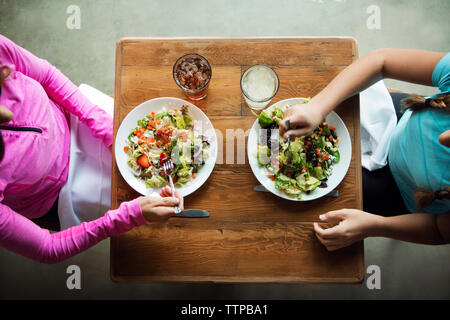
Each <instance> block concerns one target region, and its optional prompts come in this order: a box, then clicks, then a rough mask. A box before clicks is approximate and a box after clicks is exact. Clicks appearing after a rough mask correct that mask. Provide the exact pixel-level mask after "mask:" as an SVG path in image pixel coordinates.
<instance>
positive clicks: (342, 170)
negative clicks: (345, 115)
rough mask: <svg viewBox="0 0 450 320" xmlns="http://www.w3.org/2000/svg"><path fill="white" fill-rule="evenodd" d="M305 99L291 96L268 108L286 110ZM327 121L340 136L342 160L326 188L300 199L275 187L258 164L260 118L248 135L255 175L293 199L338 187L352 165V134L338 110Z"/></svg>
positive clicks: (268, 188) (266, 185)
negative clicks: (257, 149) (257, 148)
mask: <svg viewBox="0 0 450 320" xmlns="http://www.w3.org/2000/svg"><path fill="white" fill-rule="evenodd" d="M304 100H305V98H291V99H286V100H282V101H279V102H277V103H275V104H273V105H272V106H270V107H268V108H267V109H266V110H271V109H272V108H274V107H276V106H278V108H282V109H283V110H284V108H285V107H286V106H292V105H295V104H298V103H301V102H302V101H304ZM325 121H326V122H327V123H328V124H331V125H332V126H334V127H335V128H336V135H337V136H338V137H339V144H338V149H339V153H340V161H339V162H338V163H336V164H334V165H333V172H332V174H331V176H330V177H329V178H328V180H327V182H326V184H327V187H326V188H316V190H314V191H312V192H311V193H310V194H306V193H303V194H302V199H301V200H298V199H297V198H295V197H291V196H289V195H287V194H286V193H284V192H283V191H282V190H277V189H276V188H275V185H274V182H273V181H272V180H271V179H270V178H269V177H268V176H267V173H266V169H265V168H264V167H260V166H259V165H258V160H257V159H256V147H257V143H258V136H257V133H258V131H259V130H260V129H261V126H260V125H259V123H258V119H256V120H255V123H254V124H253V126H252V128H251V130H250V135H249V137H248V144H247V152H248V159H249V162H250V167H251V168H252V171H253V173H254V175H255V176H256V178H257V179H258V181H259V182H260V183H261V184H262V185H263V186H264V187H265V188H266V189H267V190H269V191H270V192H272V193H273V194H275V195H277V196H279V197H281V198H284V199H288V200H293V201H308V200H314V199H318V198H320V197H323V196H325V195H326V194H327V193H329V192H331V191H332V190H333V189H334V188H336V187H337V186H338V185H339V183H341V181H342V179H344V177H345V175H346V174H347V170H348V167H349V166H350V161H351V157H352V143H351V140H350V135H349V134H348V130H347V128H346V126H345V124H344V122H343V121H342V120H341V118H340V117H339V116H338V115H337V113H336V112H334V111H332V112H330V114H328V116H327V117H326V118H325Z"/></svg>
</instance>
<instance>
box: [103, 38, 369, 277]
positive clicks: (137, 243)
mask: <svg viewBox="0 0 450 320" xmlns="http://www.w3.org/2000/svg"><path fill="white" fill-rule="evenodd" d="M189 52H197V53H200V54H202V55H204V56H205V57H206V58H207V59H208V60H209V62H210V63H211V65H212V79H211V82H210V86H209V89H208V96H207V98H206V99H204V100H202V101H199V102H192V103H194V104H195V105H197V106H198V107H199V108H201V109H202V110H203V111H204V112H205V113H206V115H207V116H208V117H209V118H210V120H211V122H212V124H213V126H214V127H215V128H216V129H218V130H220V131H221V132H222V135H223V137H224V138H225V137H226V129H239V128H240V129H243V130H244V131H246V130H247V129H249V128H250V127H251V126H252V124H253V122H254V121H255V117H254V116H253V115H251V113H250V110H249V108H248V107H247V105H246V103H245V101H244V99H243V97H242V94H241V91H240V77H241V74H242V72H243V71H245V70H246V68H247V67H248V66H250V65H253V64H258V63H264V64H267V65H270V66H272V67H273V68H274V70H275V71H276V72H277V73H278V76H279V79H280V88H279V91H278V93H277V95H276V96H275V97H274V99H273V100H272V102H271V103H274V102H277V101H279V100H283V99H286V98H291V97H312V96H314V95H316V94H317V93H319V92H320V90H321V89H323V88H324V87H325V86H326V85H327V84H328V83H329V82H330V81H331V80H332V79H333V78H334V77H335V76H336V75H337V74H338V73H339V72H340V71H341V70H342V69H344V68H345V67H346V66H347V65H349V64H350V63H351V62H352V61H354V60H355V59H357V56H358V49H357V44H356V41H355V40H354V39H352V38H231V39H230V38H198V39H193V38H168V39H162V38H145V39H139V38H129V39H122V40H120V41H119V42H118V43H117V47H116V76H115V81H116V83H115V113H114V136H115V135H116V133H117V130H118V128H119V125H120V123H121V121H122V120H123V118H124V117H125V116H126V115H127V114H128V112H130V111H131V110H132V109H133V108H134V107H136V106H137V105H139V104H140V103H142V102H144V101H146V100H150V99H153V98H157V97H164V96H166V97H179V98H182V99H185V97H184V95H183V93H182V92H181V90H180V89H179V87H178V86H177V85H176V84H175V82H174V80H173V77H172V66H173V64H174V62H175V61H176V59H177V58H178V57H180V56H181V55H183V54H186V53H189ZM335 111H336V112H337V113H338V114H339V116H340V117H341V118H342V120H343V121H344V122H345V125H346V126H347V128H348V131H349V133H350V137H351V141H352V152H353V154H352V161H351V164H350V168H349V170H348V173H347V175H346V177H345V178H344V180H343V181H342V182H341V184H340V185H339V186H338V188H337V189H338V190H339V197H338V198H332V197H324V198H322V199H320V200H315V201H308V202H293V201H289V200H284V199H281V198H279V197H277V196H275V195H272V194H271V193H267V192H256V191H253V187H254V186H256V185H259V183H258V181H257V179H256V178H255V176H254V175H253V173H252V171H251V169H250V166H249V164H248V159H247V158H246V160H245V164H236V162H237V161H234V164H227V162H229V161H225V159H224V157H225V156H224V155H225V151H224V152H220V151H219V154H218V161H217V163H216V166H215V168H214V171H213V172H212V174H211V176H210V177H209V179H208V180H207V181H206V182H205V184H204V185H203V186H202V187H201V188H199V189H198V190H197V191H196V192H194V193H193V194H191V195H189V196H187V197H186V199H185V207H186V208H201V209H205V210H207V211H209V212H210V214H211V216H210V218H207V219H181V218H172V219H169V221H168V222H165V223H148V224H145V225H142V226H140V227H138V228H135V229H133V230H131V231H129V232H127V233H125V234H123V235H120V236H117V237H113V238H112V239H111V278H112V280H113V281H123V282H333V283H355V282H361V281H362V280H363V278H364V273H365V270H364V249H363V243H362V242H359V243H356V244H354V245H352V246H350V247H347V248H345V249H341V250H338V251H336V252H328V251H327V250H326V249H325V247H324V246H323V245H322V244H321V243H320V242H319V241H318V240H317V238H316V237H315V235H314V231H313V222H315V221H319V214H321V213H324V212H327V211H329V210H335V209H341V208H357V209H362V186H361V157H360V124H359V123H360V122H359V121H360V119H359V97H358V96H355V97H353V98H351V99H348V100H347V101H345V102H344V103H342V104H341V105H340V106H338V107H337V108H336V109H335ZM227 141H233V139H228V140H227ZM218 142H219V150H220V149H221V148H220V144H221V143H223V144H224V146H223V147H224V150H226V149H225V148H237V143H238V141H237V140H236V139H234V143H233V144H234V145H233V144H232V143H228V145H227V144H226V143H225V139H224V140H223V141H220V140H219V141H218ZM137 196H139V194H137V193H136V192H135V191H134V190H133V189H132V188H131V187H129V186H128V184H127V183H126V182H125V180H124V179H123V178H122V176H121V175H120V172H119V170H118V168H117V165H116V164H115V159H114V152H113V170H112V182H111V207H112V208H117V207H118V206H119V204H120V203H121V202H123V201H128V200H131V199H134V198H136V197H137Z"/></svg>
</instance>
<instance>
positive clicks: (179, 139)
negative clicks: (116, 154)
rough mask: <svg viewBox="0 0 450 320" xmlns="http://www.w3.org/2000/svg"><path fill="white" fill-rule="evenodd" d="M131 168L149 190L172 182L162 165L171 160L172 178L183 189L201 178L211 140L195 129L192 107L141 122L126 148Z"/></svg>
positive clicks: (147, 116)
mask: <svg viewBox="0 0 450 320" xmlns="http://www.w3.org/2000/svg"><path fill="white" fill-rule="evenodd" d="M124 152H126V154H127V155H128V157H129V158H128V165H129V166H130V168H131V170H132V171H133V173H134V174H135V175H136V176H137V177H139V178H141V179H143V180H144V181H145V184H146V187H147V188H159V187H162V186H163V185H165V184H166V183H168V178H167V177H166V176H165V173H164V169H163V166H162V163H163V161H164V160H166V159H167V158H171V159H172V161H173V163H174V170H173V171H172V179H173V182H174V184H175V185H176V186H183V185H184V184H186V183H188V182H189V181H191V180H192V179H195V178H196V177H197V172H198V170H199V169H200V168H201V167H202V166H203V165H204V164H205V160H206V159H207V158H208V157H209V155H210V144H209V142H208V140H207V138H206V137H205V136H203V135H201V134H199V133H198V132H196V131H195V130H194V123H193V119H192V117H191V116H190V115H189V112H188V107H187V106H183V107H182V108H181V110H177V109H173V110H169V111H166V110H163V111H161V112H159V113H155V112H152V113H151V114H148V115H146V116H145V117H144V118H143V119H140V120H138V121H137V127H136V128H134V129H133V131H132V132H131V133H130V134H129V136H128V139H127V141H126V145H125V147H124Z"/></svg>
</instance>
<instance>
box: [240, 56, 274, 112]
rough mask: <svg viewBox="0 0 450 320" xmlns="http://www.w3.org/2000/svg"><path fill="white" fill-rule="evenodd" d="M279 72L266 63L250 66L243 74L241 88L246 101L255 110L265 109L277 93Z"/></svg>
mask: <svg viewBox="0 0 450 320" xmlns="http://www.w3.org/2000/svg"><path fill="white" fill-rule="evenodd" d="M278 88H279V79H278V75H277V73H276V72H275V71H274V70H273V69H272V68H271V67H269V66H267V65H265V64H256V65H253V66H251V67H249V68H248V69H247V70H246V71H245V72H244V73H243V74H242V76H241V90H242V94H243V95H244V98H245V102H247V105H248V106H249V107H250V108H252V109H253V110H262V109H264V108H265V107H266V106H267V105H268V104H269V103H270V101H271V100H272V98H273V97H274V96H275V95H276V94H277V92H278Z"/></svg>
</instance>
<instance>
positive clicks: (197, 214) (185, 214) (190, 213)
mask: <svg viewBox="0 0 450 320" xmlns="http://www.w3.org/2000/svg"><path fill="white" fill-rule="evenodd" d="M173 217H175V218H208V217H209V212H208V211H205V210H201V209H187V210H183V211H181V213H179V214H175V215H173Z"/></svg>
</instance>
